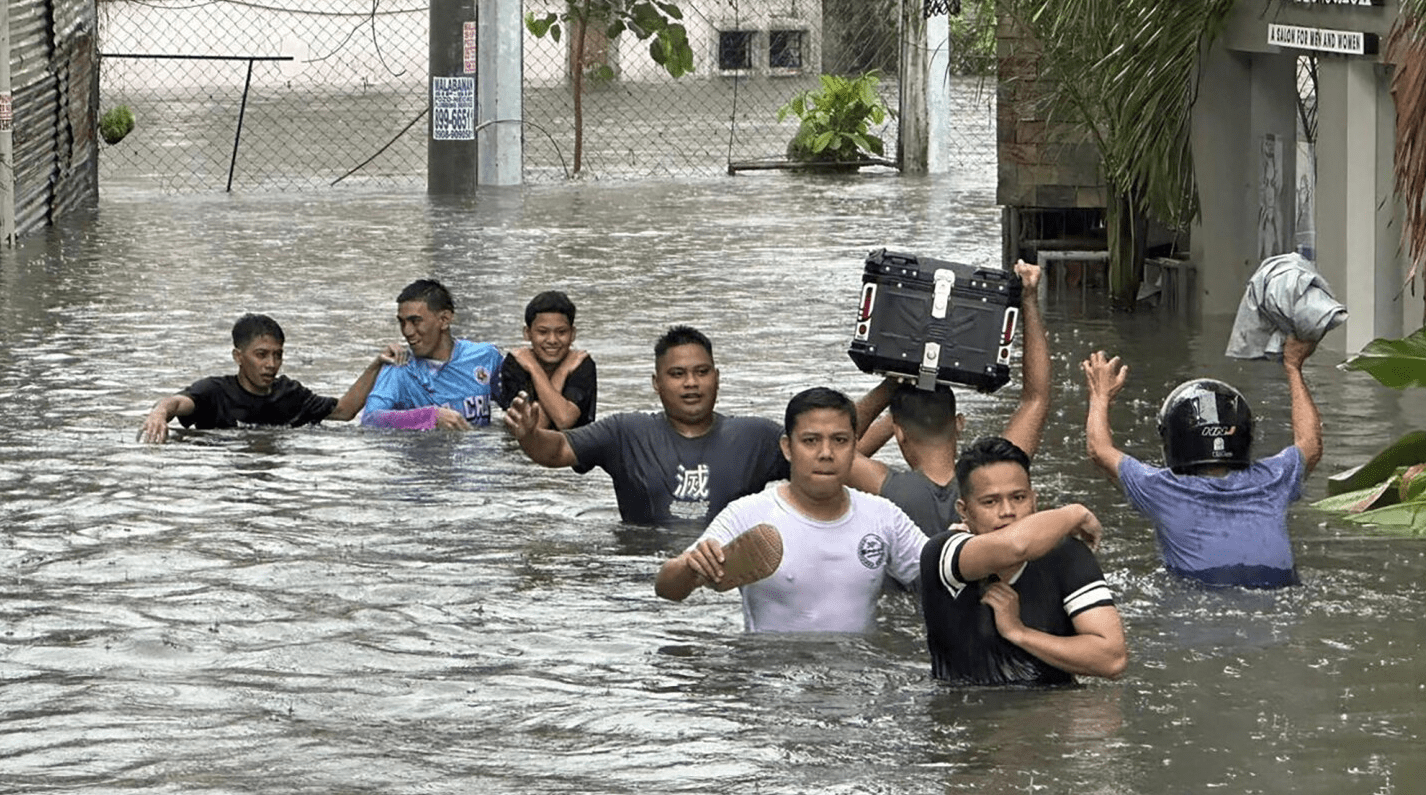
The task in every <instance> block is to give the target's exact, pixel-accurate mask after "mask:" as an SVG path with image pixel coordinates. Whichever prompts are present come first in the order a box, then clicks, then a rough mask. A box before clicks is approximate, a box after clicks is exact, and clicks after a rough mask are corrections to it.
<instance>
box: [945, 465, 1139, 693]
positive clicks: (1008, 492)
mask: <svg viewBox="0 0 1426 795" xmlns="http://www.w3.org/2000/svg"><path fill="white" fill-rule="evenodd" d="M956 478H957V480H958V481H959V482H960V490H961V496H960V500H959V501H958V502H957V510H959V511H960V514H961V516H962V517H964V519H965V522H964V524H959V525H953V526H952V527H951V529H950V530H948V531H946V532H944V533H940V534H938V535H936V536H933V537H932V538H931V539H930V540H928V541H927V542H926V546H925V549H924V550H923V551H922V553H921V606H922V612H923V614H924V616H925V619H926V644H927V646H928V647H929V649H930V652H931V668H932V673H933V674H934V675H935V676H936V678H938V679H943V680H946V681H949V682H952V683H955V684H976V685H1053V684H1068V683H1072V682H1074V677H1075V676H1076V675H1083V676H1102V677H1107V678H1111V679H1112V678H1115V677H1117V676H1119V674H1121V673H1123V671H1124V668H1125V666H1126V665H1127V664H1128V658H1129V655H1128V650H1127V647H1126V645H1125V642H1124V627H1123V625H1122V623H1121V622H1120V620H1119V611H1118V610H1117V609H1116V608H1115V607H1114V596H1113V594H1112V593H1111V592H1110V590H1109V586H1108V585H1107V584H1105V582H1104V575H1103V574H1101V573H1100V569H1099V564H1098V563H1097V562H1096V561H1095V559H1094V553H1093V552H1091V551H1090V550H1091V547H1093V546H1095V545H1097V543H1098V541H1099V536H1100V533H1101V532H1102V530H1101V528H1100V525H1099V520H1098V519H1096V518H1095V516H1094V514H1092V513H1090V511H1089V509H1087V508H1085V507H1084V506H1083V505H1066V506H1064V507H1061V508H1054V509H1051V510H1046V511H1040V512H1036V510H1035V491H1034V489H1033V488H1031V486H1030V458H1029V456H1027V455H1026V454H1025V452H1024V451H1023V450H1021V449H1020V448H1019V447H1017V446H1016V445H1014V444H1013V443H1011V442H1010V441H1008V440H1006V439H1003V438H1000V437H989V438H986V439H981V440H979V441H977V442H975V443H974V444H972V445H971V446H970V447H968V448H967V449H966V450H965V451H964V452H962V453H961V456H960V460H959V461H957V462H956ZM1081 541H1083V542H1084V543H1081Z"/></svg>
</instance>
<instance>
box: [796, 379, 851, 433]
mask: <svg viewBox="0 0 1426 795" xmlns="http://www.w3.org/2000/svg"><path fill="white" fill-rule="evenodd" d="M816 409H834V410H836V411H840V412H842V413H843V414H846V415H847V419H849V420H851V422H852V433H856V432H857V404H855V403H853V402H852V399H851V398H849V397H847V396H846V395H844V394H842V393H841V392H838V391H837V390H835V389H828V388H827V387H825V386H814V387H812V388H811V389H804V390H802V391H801V392H798V393H797V394H795V395H793V396H792V400H789V401H787V414H786V416H784V417H783V433H785V434H787V435H788V436H791V435H792V426H793V425H795V424H796V423H797V418H798V417H801V416H802V415H803V414H806V413H807V412H809V411H815V410H816Z"/></svg>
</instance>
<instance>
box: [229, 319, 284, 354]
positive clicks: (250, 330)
mask: <svg viewBox="0 0 1426 795" xmlns="http://www.w3.org/2000/svg"><path fill="white" fill-rule="evenodd" d="M258 337H272V338H273V339H275V340H277V341H278V342H280V343H283V344H286V342H287V338H286V337H284V336H283V335H282V326H279V325H277V321H276V320H273V319H272V318H270V317H268V316H267V315H255V314H253V313H251V312H249V313H248V314H246V315H243V316H242V317H240V318H238V322H236V323H234V324H233V347H234V348H237V349H238V350H242V349H243V348H246V347H248V344H249V343H251V342H252V341H253V340H255V339H257V338H258Z"/></svg>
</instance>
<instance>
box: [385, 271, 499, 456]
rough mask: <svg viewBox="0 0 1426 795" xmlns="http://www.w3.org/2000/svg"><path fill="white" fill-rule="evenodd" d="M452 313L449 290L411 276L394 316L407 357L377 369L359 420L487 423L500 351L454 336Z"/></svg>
mask: <svg viewBox="0 0 1426 795" xmlns="http://www.w3.org/2000/svg"><path fill="white" fill-rule="evenodd" d="M455 314H456V306H455V301H454V299H452V298H451V293H450V291H449V290H447V289H446V288H445V286H444V285H442V284H441V283H440V282H438V281H435V280H432V279H419V280H417V281H414V282H412V283H411V284H408V285H407V286H406V288H405V289H404V290H402V291H401V293H400V294H399V295H397V296H396V322H397V324H398V325H399V326H400V327H401V336H403V337H405V338H406V344H407V345H409V346H410V348H411V358H410V359H409V360H408V361H406V362H405V363H403V364H392V365H389V366H387V367H383V368H382V369H381V373H380V374H379V375H378V376H377V377H376V386H375V387H374V388H373V389H372V390H371V395H370V396H369V397H368V398H367V399H366V408H365V409H364V410H363V411H362V415H361V423H362V425H374V426H377V427H383V428H405V429H408V430H431V429H433V428H444V429H450V430H469V429H470V428H471V426H474V425H489V424H490V402H491V400H490V393H491V390H492V389H493V388H494V387H495V386H496V384H495V383H494V382H495V381H496V379H498V378H499V373H500V358H501V357H500V351H499V350H498V349H497V348H496V347H495V346H494V345H491V344H490V343H488V342H471V341H470V340H458V339H455V338H454V337H452V336H451V323H453V322H454V321H455Z"/></svg>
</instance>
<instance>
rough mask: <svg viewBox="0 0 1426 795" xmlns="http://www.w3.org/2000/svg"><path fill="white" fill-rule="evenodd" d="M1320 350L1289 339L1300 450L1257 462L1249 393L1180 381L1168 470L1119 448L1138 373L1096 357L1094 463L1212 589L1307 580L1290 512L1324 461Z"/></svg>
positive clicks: (1285, 352)
mask: <svg viewBox="0 0 1426 795" xmlns="http://www.w3.org/2000/svg"><path fill="white" fill-rule="evenodd" d="M1316 348H1317V343H1315V342H1306V341H1303V340H1300V339H1298V338H1297V337H1293V336H1289V337H1288V338H1287V340H1286V341H1285V342H1284V343H1283V346H1282V366H1283V371H1284V373H1285V375H1286V376H1287V386H1288V395H1289V399H1290V400H1291V404H1292V409H1291V411H1292V444H1290V445H1288V446H1287V447H1285V448H1283V449H1282V451H1280V452H1279V453H1277V454H1276V455H1272V456H1268V457H1266V458H1260V459H1257V460H1253V457H1252V443H1253V425H1254V423H1253V413H1252V411H1251V410H1250V409H1249V408H1248V401H1247V399H1246V398H1245V397H1243V394H1242V393H1241V392H1239V391H1238V390H1237V389H1234V388H1233V387H1232V386H1230V385H1228V384H1225V383H1223V382H1222V381H1218V380H1215V379H1212V378H1195V379H1192V380H1190V381H1186V382H1184V383H1182V384H1180V385H1179V386H1178V387H1177V388H1176V389H1174V390H1173V391H1172V392H1170V393H1169V395H1168V397H1167V398H1165V399H1164V402H1163V405H1162V406H1161V407H1160V408H1159V417H1158V420H1159V422H1158V425H1159V435H1160V436H1161V437H1162V439H1163V449H1164V466H1162V467H1156V466H1151V465H1149V464H1145V463H1143V462H1142V461H1140V460H1139V459H1137V458H1135V457H1133V456H1131V455H1128V454H1126V453H1124V452H1122V451H1121V450H1119V448H1117V447H1115V446H1114V437H1113V435H1112V432H1111V431H1110V427H1109V406H1110V404H1111V403H1112V402H1113V401H1114V397H1115V395H1117V394H1118V393H1119V390H1120V389H1122V388H1123V387H1124V382H1125V379H1126V378H1128V374H1129V368H1128V367H1125V366H1123V365H1122V364H1121V363H1120V361H1119V357H1117V356H1116V357H1114V358H1112V359H1110V358H1108V357H1106V356H1105V355H1104V353H1102V352H1095V353H1093V354H1091V355H1090V357H1089V359H1087V360H1085V362H1084V364H1083V369H1084V374H1085V379H1086V381H1087V382H1088V385H1089V412H1088V415H1087V417H1086V419H1085V439H1086V444H1087V446H1088V449H1089V458H1090V460H1091V461H1093V462H1094V463H1095V464H1096V465H1098V466H1099V468H1100V469H1101V470H1103V471H1104V472H1105V474H1107V475H1109V476H1110V477H1111V478H1112V479H1113V480H1114V481H1115V482H1117V483H1118V484H1119V485H1120V486H1122V487H1123V489H1124V495H1125V496H1126V497H1128V498H1129V503H1130V504H1131V505H1133V506H1134V508H1135V509H1136V510H1138V511H1139V512H1140V513H1142V514H1144V515H1145V516H1147V517H1148V518H1149V519H1150V520H1151V521H1152V522H1153V523H1154V529H1155V531H1156V534H1157V536H1158V542H1159V552H1160V554H1161V555H1162V556H1163V560H1164V566H1165V568H1167V569H1168V570H1169V571H1172V572H1174V573H1176V574H1180V575H1183V576H1186V577H1190V578H1193V579H1195V580H1199V581H1202V582H1206V583H1209V584H1210V585H1240V586H1244V587H1249V588H1278V587H1282V586H1287V585H1294V584H1296V583H1297V582H1298V578H1297V568H1296V566H1295V564H1294V562H1293V555H1292V540H1291V538H1290V537H1289V536H1288V531H1287V509H1288V505H1290V504H1291V503H1292V502H1293V501H1295V500H1297V499H1298V498H1299V497H1301V496H1302V481H1303V479H1305V478H1306V477H1307V475H1308V473H1310V472H1311V471H1312V468H1313V467H1315V466H1316V465H1317V462H1318V461H1319V460H1321V458H1322V420H1321V418H1320V417H1319V415H1318V413H1317V405H1316V404H1315V403H1313V402H1312V394H1311V393H1310V392H1309V391H1308V389H1307V382H1306V381H1305V380H1303V377H1302V364H1303V362H1305V361H1306V360H1307V357H1308V356H1311V355H1312V352H1313V351H1314V350H1316Z"/></svg>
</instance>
